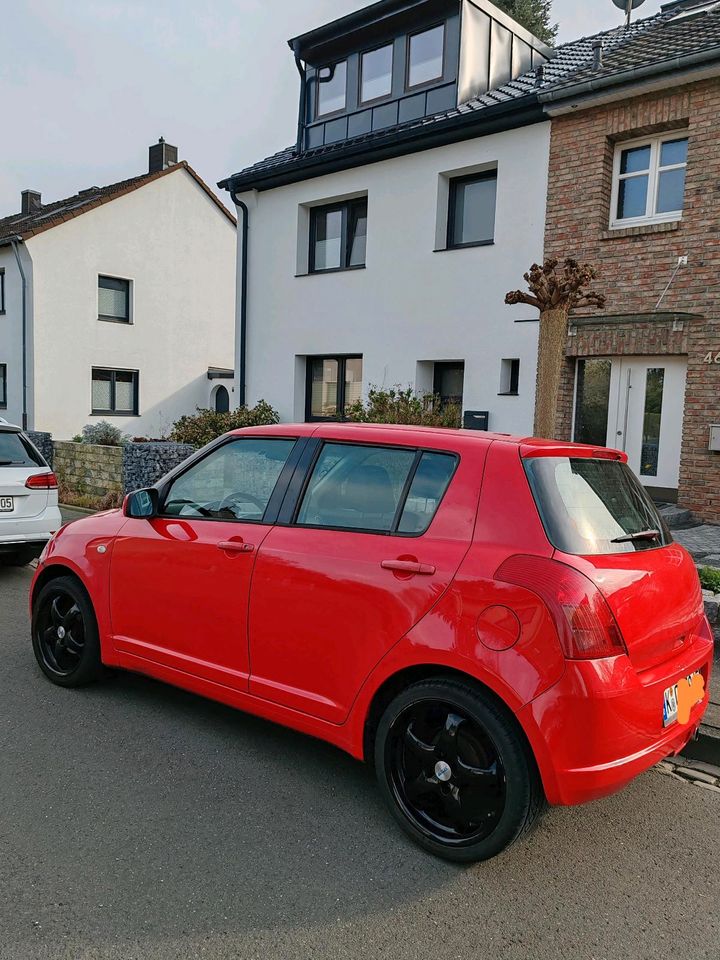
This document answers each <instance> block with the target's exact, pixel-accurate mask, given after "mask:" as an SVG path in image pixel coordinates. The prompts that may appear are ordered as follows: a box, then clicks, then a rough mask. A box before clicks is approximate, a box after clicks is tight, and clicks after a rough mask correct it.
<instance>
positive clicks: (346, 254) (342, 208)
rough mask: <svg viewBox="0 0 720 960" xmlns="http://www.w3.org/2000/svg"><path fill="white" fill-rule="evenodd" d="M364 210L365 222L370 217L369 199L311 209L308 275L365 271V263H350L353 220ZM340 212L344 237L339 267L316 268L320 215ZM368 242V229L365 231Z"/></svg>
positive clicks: (354, 199) (355, 199)
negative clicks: (316, 245) (316, 246)
mask: <svg viewBox="0 0 720 960" xmlns="http://www.w3.org/2000/svg"><path fill="white" fill-rule="evenodd" d="M361 208H364V210H365V221H366V223H367V217H368V199H367V196H365V197H355V198H353V199H352V200H342V201H340V202H339V203H328V204H320V205H318V206H316V207H311V208H310V250H309V251H308V253H309V256H308V273H341V272H343V271H345V270H364V269H365V267H366V264H365V263H353V264H351V263H350V262H349V261H350V254H351V252H352V237H351V236H350V230H351V228H352V224H353V218H354V217H355V216H356V214H357V212H358V211H359V210H360V209H361ZM336 212H340V213H341V214H342V235H341V237H340V261H341V265H340V266H339V267H316V266H315V244H316V240H317V222H318V217H319V216H320V215H324V216H327V215H328V214H329V213H336ZM365 237H366V242H367V227H366V231H365Z"/></svg>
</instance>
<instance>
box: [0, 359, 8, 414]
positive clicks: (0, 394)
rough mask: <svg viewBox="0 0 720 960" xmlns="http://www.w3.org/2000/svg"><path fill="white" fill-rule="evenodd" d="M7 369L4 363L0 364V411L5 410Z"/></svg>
mask: <svg viewBox="0 0 720 960" xmlns="http://www.w3.org/2000/svg"><path fill="white" fill-rule="evenodd" d="M7 369H8V365H7V364H6V363H0V410H7V390H8V382H7Z"/></svg>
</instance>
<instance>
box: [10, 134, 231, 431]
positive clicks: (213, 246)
mask: <svg viewBox="0 0 720 960" xmlns="http://www.w3.org/2000/svg"><path fill="white" fill-rule="evenodd" d="M235 257H236V222H235V218H234V217H233V216H232V214H231V213H230V212H229V211H228V210H227V209H226V208H225V207H224V205H223V204H222V203H221V202H220V201H219V200H218V198H217V197H216V196H215V194H214V193H213V191H212V190H211V189H210V188H209V187H208V186H207V185H206V184H205V183H204V182H203V181H202V180H201V178H200V177H199V176H198V175H197V173H195V171H194V170H193V169H192V168H191V167H190V166H189V165H188V164H187V163H186V162H184V161H181V162H177V150H176V148H175V147H173V146H171V145H170V144H167V143H165V142H164V141H162V140H161V141H159V142H158V143H157V144H154V145H153V146H152V147H150V151H149V166H148V172H147V173H144V174H142V175H141V176H137V177H134V178H132V179H129V180H125V181H123V182H121V183H116V184H112V185H111V186H106V187H90V188H89V189H87V190H81V191H80V192H79V193H78V194H76V195H75V196H73V197H69V198H67V199H65V200H60V201H53V202H52V203H46V204H43V203H42V202H41V196H40V194H39V193H36V192H34V191H31V190H26V191H23V194H22V209H21V211H20V212H19V213H16V214H12V215H10V216H7V217H5V218H4V219H0V416H3V417H5V418H6V419H7V420H10V421H13V422H17V423H24V424H27V426H28V428H30V429H36V430H46V431H49V432H51V433H52V434H53V435H54V436H55V437H56V438H58V439H67V438H70V437H72V436H73V435H75V434H76V433H79V432H80V430H81V429H82V427H83V426H84V425H85V424H86V423H93V422H97V421H98V420H109V421H111V422H113V423H115V424H116V425H117V426H118V427H119V428H120V429H121V430H122V431H123V432H124V433H127V434H129V435H131V436H148V437H158V436H162V435H164V434H166V433H167V431H168V430H169V428H170V427H171V426H172V424H173V422H174V421H175V420H177V418H178V417H180V416H181V415H182V414H185V413H193V412H194V410H195V408H196V407H197V406H203V407H207V406H217V407H218V408H219V409H223V408H224V409H227V408H228V405H230V406H236V405H237V401H236V396H235V395H234V393H233V362H234V358H233V350H234V347H233V343H234V325H235V320H234V317H235Z"/></svg>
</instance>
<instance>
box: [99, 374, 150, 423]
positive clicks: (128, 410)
mask: <svg viewBox="0 0 720 960" xmlns="http://www.w3.org/2000/svg"><path fill="white" fill-rule="evenodd" d="M138 381H139V374H138V371H137V370H106V369H103V368H98V367H93V371H92V411H91V412H92V414H93V415H103V414H113V415H114V416H116V417H136V416H138V393H139V391H138Z"/></svg>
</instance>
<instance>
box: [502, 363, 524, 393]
mask: <svg viewBox="0 0 720 960" xmlns="http://www.w3.org/2000/svg"><path fill="white" fill-rule="evenodd" d="M519 384H520V361H519V360H518V359H511V360H501V361H500V393H499V396H501V397H516V396H517V395H518V386H519Z"/></svg>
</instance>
